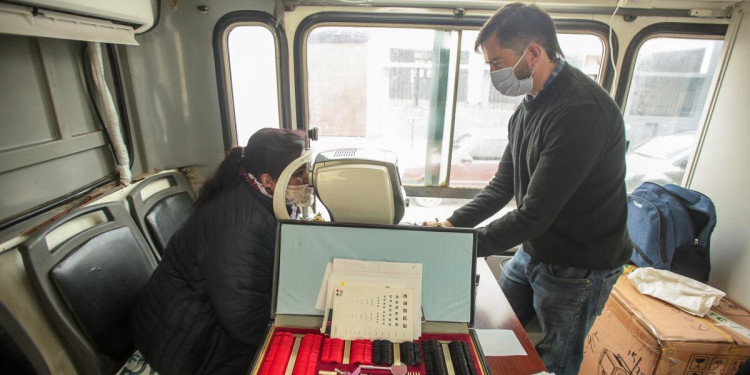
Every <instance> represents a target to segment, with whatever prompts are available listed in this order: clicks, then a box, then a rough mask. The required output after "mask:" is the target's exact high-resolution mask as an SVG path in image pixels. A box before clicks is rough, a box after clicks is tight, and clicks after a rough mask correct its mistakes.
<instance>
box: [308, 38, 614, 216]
mask: <svg viewBox="0 0 750 375" xmlns="http://www.w3.org/2000/svg"><path fill="white" fill-rule="evenodd" d="M477 35H478V31H460V30H439V29H423V28H420V29H415V28H405V27H402V28H387V27H369V26H368V27H342V26H320V27H317V28H315V29H313V30H312V31H311V32H310V34H309V37H308V40H307V44H306V51H305V52H306V62H305V63H306V68H307V71H306V82H307V93H306V94H307V103H308V115H309V117H308V127H309V128H314V127H317V128H318V130H319V138H320V140H319V141H318V142H313V144H312V147H313V148H314V149H315V150H316V151H321V150H328V149H332V148H339V147H368V148H379V149H387V150H390V151H393V152H395V153H396V154H397V156H398V163H399V170H400V173H401V178H402V183H403V184H404V185H412V186H450V187H463V188H467V187H468V188H477V189H478V188H482V187H484V186H485V185H486V184H487V182H488V181H489V180H490V179H491V178H492V176H493V175H494V174H495V171H496V170H497V166H498V162H499V159H500V156H501V155H502V154H503V152H504V150H505V147H506V145H507V143H508V141H507V123H508V119H509V118H510V116H511V115H512V113H513V111H514V110H515V108H516V107H517V106H518V104H519V103H520V101H521V100H522V97H517V98H510V97H504V96H502V95H500V94H499V93H498V92H497V91H496V90H495V89H494V88H493V87H492V84H491V82H490V78H489V67H488V65H487V64H486V63H485V61H484V56H483V55H482V54H481V53H477V52H475V51H474V41H475V39H476V37H477ZM560 42H561V47H562V49H563V52H564V53H565V55H566V60H567V61H568V62H569V63H571V64H572V65H574V66H576V67H578V68H580V69H582V70H583V71H584V72H586V73H587V74H589V75H590V76H591V77H592V78H594V79H595V80H598V79H599V76H600V71H601V61H602V57H603V52H604V44H603V42H602V39H601V38H599V37H596V36H594V35H584V34H561V35H560ZM454 103H455V105H454ZM451 135H453V140H451ZM451 145H452V147H451ZM449 150H450V151H451V152H448V151H449ZM449 155H450V157H451V159H452V161H450V160H449V159H448V158H449ZM449 171H450V172H449ZM449 201H450V202H452V203H456V204H458V203H461V201H459V200H445V199H441V198H426V197H415V199H413V200H412V203H414V204H412V206H413V207H414V206H416V207H422V208H425V209H427V208H432V207H436V206H440V205H442V206H444V207H450V204H452V203H450V204H449ZM410 210H411V209H410ZM412 211H413V210H412ZM443 211H445V210H443ZM428 215H429V214H428ZM408 216H409V215H407V217H408ZM440 216H442V217H444V216H445V215H443V214H441V215H440ZM405 220H406V219H405Z"/></svg>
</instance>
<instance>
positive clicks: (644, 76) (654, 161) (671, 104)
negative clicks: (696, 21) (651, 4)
mask: <svg viewBox="0 0 750 375" xmlns="http://www.w3.org/2000/svg"><path fill="white" fill-rule="evenodd" d="M722 43H723V42H722V41H721V40H706V39H691V38H674V37H658V38H652V39H649V40H647V41H646V42H645V43H644V44H643V45H642V46H641V48H640V50H639V51H638V55H637V57H636V62H635V67H634V69H633V77H632V78H631V83H630V89H629V92H628V98H627V102H626V105H625V112H624V113H625V129H626V135H627V138H628V140H629V141H630V146H629V148H628V153H627V157H626V161H627V168H628V170H627V175H626V185H627V188H628V191H631V190H633V189H635V188H636V187H638V186H639V185H640V184H641V183H643V182H644V181H651V182H656V183H660V184H665V183H677V184H679V183H680V182H681V181H682V176H683V174H684V172H685V167H686V166H687V161H688V158H689V157H690V154H691V152H692V151H693V144H694V143H695V139H696V135H697V130H698V126H699V125H700V124H699V123H700V118H701V115H702V112H703V108H704V106H705V104H706V98H707V95H708V90H709V87H710V84H711V79H712V76H713V74H714V71H715V70H716V65H717V63H718V61H719V54H720V52H721V46H722Z"/></svg>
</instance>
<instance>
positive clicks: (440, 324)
mask: <svg viewBox="0 0 750 375" xmlns="http://www.w3.org/2000/svg"><path fill="white" fill-rule="evenodd" d="M276 235H277V237H276V238H277V239H276V258H275V269H274V287H273V299H272V307H271V308H272V311H271V317H272V321H271V323H270V324H269V328H268V331H267V333H266V337H265V339H264V342H263V344H262V347H260V348H259V349H258V352H257V353H256V357H255V361H254V363H253V365H252V367H251V368H250V372H249V374H251V375H257V374H260V375H335V374H338V375H343V374H344V373H345V372H350V371H353V370H354V369H356V368H357V364H356V363H344V362H347V361H346V360H342V361H341V362H328V361H322V359H324V358H326V359H327V358H329V357H326V356H328V355H329V354H330V353H329V352H328V347H329V346H327V345H328V344H330V343H331V342H332V341H334V342H335V341H336V340H334V339H331V338H329V337H328V336H326V335H322V334H321V332H320V327H321V325H322V323H323V315H324V312H323V311H322V310H317V309H316V308H315V304H316V300H317V298H318V292H319V290H320V286H321V283H322V281H323V277H324V273H325V271H326V266H327V264H328V263H329V262H333V259H334V258H346V259H356V260H366V261H380V262H401V263H421V264H422V315H423V318H422V319H423V321H422V322H421V327H422V336H421V337H420V338H419V340H417V341H415V342H413V343H410V344H401V345H399V344H394V345H393V346H392V348H393V352H392V354H393V356H394V357H395V359H394V361H395V362H399V361H401V358H400V354H399V353H401V354H403V351H404V350H405V349H406V348H407V347H413V348H415V349H416V352H417V356H419V355H420V354H421V355H422V357H421V358H422V361H421V363H408V362H405V363H406V364H407V368H408V374H409V375H474V374H476V375H488V374H489V371H488V370H487V368H488V367H487V366H486V363H485V359H484V355H483V354H482V351H481V347H480V346H479V343H478V340H477V338H476V335H475V334H474V331H473V330H472V329H471V327H472V324H473V316H474V314H473V313H474V303H475V300H474V299H475V295H476V294H475V288H476V283H475V274H476V234H475V232H474V231H473V230H471V229H460V228H434V227H422V226H398V225H372V224H349V223H328V222H306V221H288V220H285V221H280V222H279V225H278V227H277V233H276ZM289 336H294V337H300V338H302V337H304V338H302V339H301V340H300V339H294V340H295V341H294V349H293V350H292V352H291V354H289V353H287V354H280V353H285V352H284V349H280V348H284V347H285V346H284V345H286V346H290V345H292V344H291V343H290V342H289V340H290V339H289V338H288V337H289ZM308 339H309V340H308ZM313 339H317V341H313ZM284 340H286V341H284ZM300 341H302V343H301V344H300ZM360 341H363V342H365V343H367V344H366V345H365V344H362V343H361V342H360ZM357 343H359V344H362V345H363V346H364V347H368V346H367V345H370V347H371V346H372V344H373V343H374V344H375V346H376V347H383V346H382V345H384V344H383V342H380V341H370V340H368V339H367V338H363V340H354V342H347V343H346V346H345V349H344V351H345V352H344V355H343V358H349V355H350V351H351V354H353V353H354V352H355V351H356V349H355V348H356V346H355V345H356V344H357ZM311 347H312V348H313V349H312V354H309V352H310V348H311ZM460 347H462V348H463V349H459V348H460ZM428 348H429V349H430V350H429V351H428ZM441 349H442V350H441ZM286 350H287V351H288V348H287V349H286ZM383 350H385V349H383ZM461 350H463V353H464V357H463V358H464V359H461V356H460V355H459V354H456V353H460V352H461ZM454 351H455V353H454ZM438 352H439V353H438ZM302 353H304V355H305V356H306V357H305V359H304V360H300V359H299V357H298V355H303V354H302ZM372 354H373V356H372V359H375V356H374V355H375V354H376V353H375V351H374V350H373V351H372ZM284 355H286V359H284V358H282V357H284ZM441 356H442V357H441ZM331 357H333V356H331ZM363 358H364V357H363ZM379 358H380V356H379V355H378V359H379ZM368 359H369V358H368ZM418 359H419V358H418ZM454 359H457V360H459V361H458V363H455V362H456V361H453V360H454ZM464 361H465V362H466V365H465V366H464V363H463V362H464ZM428 362H432V364H430V363H428ZM364 364H366V363H364ZM451 366H453V368H451ZM467 370H468V371H467ZM337 371H338V372H337ZM362 373H363V374H366V375H370V374H371V375H381V374H382V375H387V374H389V373H390V372H389V371H387V370H386V371H383V370H364V369H363V370H362ZM464 373H465V374H464Z"/></svg>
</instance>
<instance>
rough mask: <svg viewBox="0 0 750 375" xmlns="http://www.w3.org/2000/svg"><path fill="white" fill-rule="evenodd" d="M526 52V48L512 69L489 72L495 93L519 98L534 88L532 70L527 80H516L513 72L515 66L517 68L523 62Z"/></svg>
mask: <svg viewBox="0 0 750 375" xmlns="http://www.w3.org/2000/svg"><path fill="white" fill-rule="evenodd" d="M526 51H528V47H527V48H526V50H525V51H523V54H522V55H521V57H520V58H519V59H518V61H517V62H516V65H513V67H510V68H503V69H498V70H496V71H494V72H490V79H491V80H492V85H493V86H495V89H497V91H500V93H501V94H503V95H505V96H520V95H526V94H528V93H529V92H531V88H532V87H533V86H534V78H533V75H534V70H533V69H532V70H531V74H530V75H529V76H528V77H527V78H523V79H518V78H516V75H515V73H514V72H513V71H514V70H515V69H516V66H518V64H519V63H521V61H523V57H524V56H525V55H526Z"/></svg>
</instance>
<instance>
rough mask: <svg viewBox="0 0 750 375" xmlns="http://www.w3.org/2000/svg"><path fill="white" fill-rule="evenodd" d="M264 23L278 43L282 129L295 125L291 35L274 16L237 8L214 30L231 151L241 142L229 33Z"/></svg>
mask: <svg viewBox="0 0 750 375" xmlns="http://www.w3.org/2000/svg"><path fill="white" fill-rule="evenodd" d="M241 26H261V27H265V28H266V29H268V30H269V31H270V32H271V36H272V37H273V39H274V45H275V60H276V76H277V77H278V84H277V86H276V95H277V96H278V97H279V108H278V111H279V124H278V125H279V128H289V129H290V128H291V123H292V122H291V121H292V110H291V95H290V93H289V90H290V87H291V85H290V83H289V82H290V77H289V52H288V51H289V49H288V48H287V38H286V33H285V32H284V29H283V28H282V27H281V24H280V23H279V22H278V20H276V19H275V18H274V17H273V16H272V15H270V14H268V13H265V12H259V11H237V12H232V13H228V14H226V15H224V16H223V17H221V18H220V19H219V21H217V22H216V26H215V27H214V32H213V38H212V39H213V48H214V63H215V66H216V83H217V85H218V94H219V111H220V114H221V128H222V135H223V137H224V149H225V150H229V149H230V148H232V147H233V146H236V145H238V144H239V143H238V141H237V125H236V122H235V117H234V116H235V115H234V112H235V111H234V97H233V93H232V77H231V70H230V67H229V48H228V41H229V34H230V33H231V32H232V30H234V29H235V28H237V27H241Z"/></svg>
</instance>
